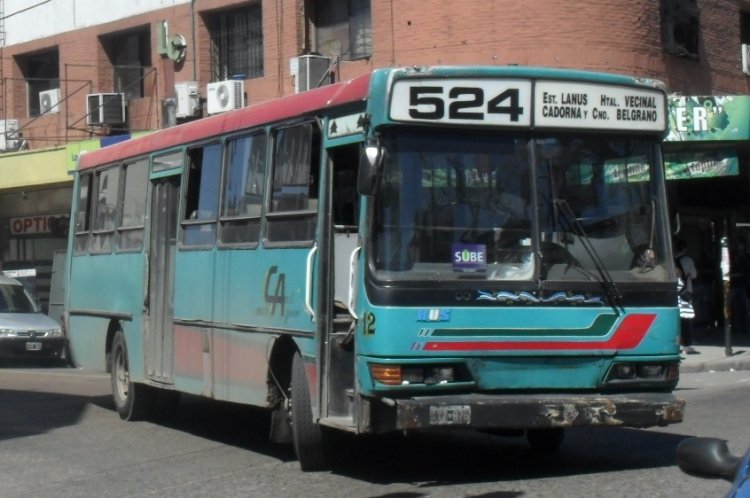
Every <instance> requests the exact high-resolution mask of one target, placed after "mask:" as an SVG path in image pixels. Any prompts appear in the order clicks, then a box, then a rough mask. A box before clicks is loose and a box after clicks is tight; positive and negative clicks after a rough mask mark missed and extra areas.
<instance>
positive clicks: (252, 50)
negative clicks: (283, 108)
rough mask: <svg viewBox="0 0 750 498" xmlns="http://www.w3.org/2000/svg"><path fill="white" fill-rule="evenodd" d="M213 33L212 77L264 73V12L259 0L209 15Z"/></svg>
mask: <svg viewBox="0 0 750 498" xmlns="http://www.w3.org/2000/svg"><path fill="white" fill-rule="evenodd" d="M206 25H207V26H208V30H209V34H210V36H211V69H212V74H211V78H212V80H213V81H222V80H227V79H233V78H234V79H250V78H259V77H261V76H263V11H262V9H261V3H260V2H257V3H254V4H251V5H247V6H245V7H242V8H239V9H233V10H223V11H220V12H213V13H210V14H208V15H207V19H206Z"/></svg>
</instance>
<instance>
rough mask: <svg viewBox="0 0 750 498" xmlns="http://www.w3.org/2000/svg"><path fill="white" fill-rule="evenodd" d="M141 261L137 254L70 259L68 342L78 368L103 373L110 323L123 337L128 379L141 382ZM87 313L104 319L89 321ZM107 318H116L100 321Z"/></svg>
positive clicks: (142, 376)
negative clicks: (117, 316) (129, 376)
mask: <svg viewBox="0 0 750 498" xmlns="http://www.w3.org/2000/svg"><path fill="white" fill-rule="evenodd" d="M143 261H144V256H143V254H142V253H121V254H115V255H113V254H98V255H92V256H73V258H72V259H71V265H72V271H71V273H70V277H69V278H70V284H69V285H68V293H69V303H68V306H69V308H68V309H69V311H70V319H69V330H68V337H69V340H70V347H71V351H72V354H73V358H74V361H75V362H76V363H77V364H79V365H80V366H83V367H86V368H92V369H97V370H104V367H105V354H106V347H105V346H106V344H105V341H106V336H107V330H108V327H109V323H110V321H113V320H114V321H117V322H118V323H119V325H120V327H121V328H122V329H123V332H125V338H126V341H127V345H128V353H129V359H128V360H129V368H130V374H131V376H133V379H134V380H142V379H143V378H144V369H143V346H142V342H141V332H142V327H141V323H142V314H143V295H144V264H143ZM91 314H101V315H105V316H104V317H92V316H91ZM107 314H113V315H122V317H120V318H106V315H107ZM123 317H127V318H123Z"/></svg>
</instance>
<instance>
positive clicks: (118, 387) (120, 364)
mask: <svg viewBox="0 0 750 498" xmlns="http://www.w3.org/2000/svg"><path fill="white" fill-rule="evenodd" d="M110 375H111V377H110V378H111V381H112V397H113V399H114V402H115V408H116V409H117V413H118V414H119V415H120V418H121V419H123V420H138V419H140V418H143V417H145V416H146V415H147V414H148V413H149V412H150V410H151V408H152V405H153V390H152V389H151V388H150V387H149V386H146V385H143V384H138V383H135V382H132V381H131V380H130V368H129V362H128V347H127V345H126V344H125V334H123V332H122V330H118V331H117V332H116V333H115V337H114V339H113V341H112V370H111V372H110Z"/></svg>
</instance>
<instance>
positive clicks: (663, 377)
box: [605, 361, 680, 388]
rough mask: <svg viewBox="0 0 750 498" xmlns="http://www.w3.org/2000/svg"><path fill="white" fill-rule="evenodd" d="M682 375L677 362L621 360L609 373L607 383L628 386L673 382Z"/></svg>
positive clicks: (613, 385) (612, 385)
mask: <svg viewBox="0 0 750 498" xmlns="http://www.w3.org/2000/svg"><path fill="white" fill-rule="evenodd" d="M679 377H680V367H679V364H678V363H676V362H664V363H656V362H635V361H633V362H619V363H615V364H614V365H612V367H611V368H610V369H609V373H608V374H607V378H606V381H605V382H606V384H607V385H608V386H610V387H617V386H619V387H621V388H624V387H627V386H634V385H637V384H643V385H645V384H650V385H651V384H652V383H659V382H667V383H673V382H675V381H676V380H677V379H679Z"/></svg>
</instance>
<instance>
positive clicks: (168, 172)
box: [149, 146, 187, 179]
mask: <svg viewBox="0 0 750 498" xmlns="http://www.w3.org/2000/svg"><path fill="white" fill-rule="evenodd" d="M186 149H187V146H182V147H179V148H176V149H175V148H172V149H167V150H158V151H155V152H151V153H150V154H149V173H150V174H149V178H150V179H155V178H162V177H165V176H172V175H174V174H175V173H176V172H178V171H182V168H183V167H184V166H185V150H186ZM167 156H179V157H180V164H179V165H176V166H175V165H172V166H167V167H158V166H157V165H159V164H164V163H160V162H159V159H160V158H162V157H167Z"/></svg>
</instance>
